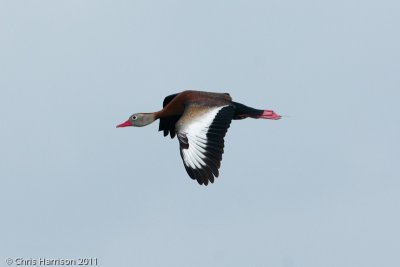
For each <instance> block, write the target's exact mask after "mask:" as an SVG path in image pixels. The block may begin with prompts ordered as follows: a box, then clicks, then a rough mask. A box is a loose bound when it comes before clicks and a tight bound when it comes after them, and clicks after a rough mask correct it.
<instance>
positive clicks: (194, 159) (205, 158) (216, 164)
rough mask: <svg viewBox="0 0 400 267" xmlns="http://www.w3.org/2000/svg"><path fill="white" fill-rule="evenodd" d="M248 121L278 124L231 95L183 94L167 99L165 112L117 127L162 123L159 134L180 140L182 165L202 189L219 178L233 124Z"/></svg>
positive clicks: (137, 116) (137, 115)
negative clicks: (232, 122) (269, 121)
mask: <svg viewBox="0 0 400 267" xmlns="http://www.w3.org/2000/svg"><path fill="white" fill-rule="evenodd" d="M245 118H253V119H271V120H279V119H280V118H281V116H279V115H278V114H276V113H275V112H274V111H272V110H261V109H254V108H251V107H247V106H245V105H243V104H240V103H237V102H233V101H232V98H231V96H230V95H229V94H228V93H211V92H201V91H183V92H181V93H178V94H173V95H169V96H167V97H166V98H165V99H164V102H163V109H162V110H160V111H157V112H153V113H135V114H133V115H132V116H130V117H129V119H128V120H127V121H126V122H124V123H121V124H119V125H117V128H119V127H127V126H136V127H142V126H146V125H148V124H150V123H152V122H154V121H155V120H157V119H160V125H159V129H158V130H159V131H163V132H164V136H167V135H170V136H171V138H174V137H175V136H177V137H178V140H179V148H180V154H181V157H182V160H183V165H184V166H185V169H186V171H187V173H188V174H189V176H190V177H191V178H192V179H195V180H197V182H198V183H199V184H200V185H203V184H204V185H208V183H209V182H211V183H213V182H214V177H218V175H219V171H218V170H219V168H220V166H221V160H222V154H223V153H224V137H225V134H226V132H227V130H228V128H229V126H230V124H231V121H232V120H241V119H245Z"/></svg>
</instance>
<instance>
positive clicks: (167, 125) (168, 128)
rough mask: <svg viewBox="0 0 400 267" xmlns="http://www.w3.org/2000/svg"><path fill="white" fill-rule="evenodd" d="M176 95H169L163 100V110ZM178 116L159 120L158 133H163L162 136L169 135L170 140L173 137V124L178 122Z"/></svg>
mask: <svg viewBox="0 0 400 267" xmlns="http://www.w3.org/2000/svg"><path fill="white" fill-rule="evenodd" d="M177 95H178V94H173V95H169V96H167V97H166V98H164V101H163V108H164V107H165V106H166V105H168V103H169V102H171V101H172V99H174V98H175V97H176V96H177ZM179 118H180V115H178V116H170V117H164V118H160V124H159V127H158V131H164V136H167V135H168V134H170V136H171V138H174V137H175V124H176V122H177V121H178V120H179Z"/></svg>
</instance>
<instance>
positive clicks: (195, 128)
mask: <svg viewBox="0 0 400 267" xmlns="http://www.w3.org/2000/svg"><path fill="white" fill-rule="evenodd" d="M224 107H226V106H221V107H216V108H213V109H208V110H207V112H205V113H202V114H200V115H199V116H196V117H195V118H192V120H191V121H190V123H188V124H186V125H185V126H184V127H183V128H182V129H180V132H181V133H183V134H185V135H186V138H187V140H188V144H189V148H187V149H182V157H183V161H184V163H185V165H186V166H187V167H190V168H192V169H201V168H203V167H202V166H206V165H207V164H206V163H205V162H204V159H205V158H206V156H205V155H204V153H205V152H206V150H205V148H206V146H207V132H208V130H209V128H210V126H211V124H212V122H213V120H214V118H215V117H216V116H217V114H218V112H219V111H220V110H221V109H223V108H224Z"/></svg>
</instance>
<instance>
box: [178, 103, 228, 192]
mask: <svg viewBox="0 0 400 267" xmlns="http://www.w3.org/2000/svg"><path fill="white" fill-rule="evenodd" d="M233 115H234V107H233V106H230V105H226V106H219V107H203V106H190V107H187V108H186V110H185V113H184V114H183V115H182V117H181V118H180V120H179V121H178V123H177V130H178V131H177V133H178V139H179V144H180V152H181V157H182V160H183V164H184V166H185V169H186V171H187V173H188V174H189V176H190V177H191V178H192V179H196V180H197V182H198V183H199V184H204V185H207V184H208V182H209V181H210V182H211V183H213V182H214V176H215V177H218V175H219V171H218V169H219V168H220V166H221V160H222V154H223V153H224V137H225V134H226V132H227V131H228V128H229V126H230V123H231V121H232V118H233Z"/></svg>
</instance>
